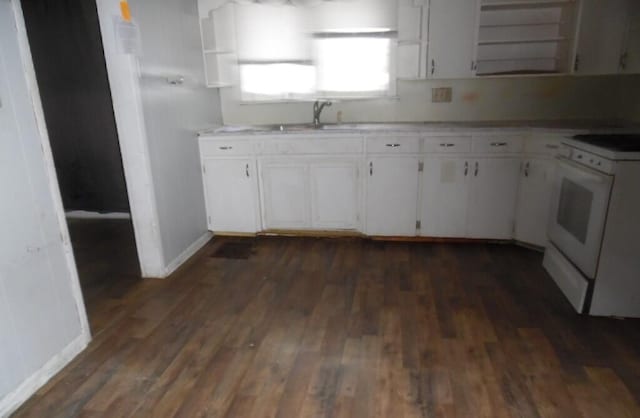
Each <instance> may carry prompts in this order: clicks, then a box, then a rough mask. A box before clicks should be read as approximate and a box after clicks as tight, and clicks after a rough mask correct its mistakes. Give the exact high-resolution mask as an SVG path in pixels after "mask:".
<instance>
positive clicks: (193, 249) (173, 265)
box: [164, 231, 213, 278]
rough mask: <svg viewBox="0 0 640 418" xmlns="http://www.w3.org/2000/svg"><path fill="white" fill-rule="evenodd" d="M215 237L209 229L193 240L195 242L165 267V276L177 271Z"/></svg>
mask: <svg viewBox="0 0 640 418" xmlns="http://www.w3.org/2000/svg"><path fill="white" fill-rule="evenodd" d="M211 237H213V233H212V232H211V231H207V232H205V233H204V234H202V235H201V236H200V238H198V239H197V240H195V241H194V242H193V244H191V245H189V246H188V247H187V249H185V250H184V251H183V252H182V253H181V254H180V255H179V256H177V257H176V258H174V259H173V261H171V262H170V263H169V264H168V265H167V267H166V268H165V274H164V278H166V277H168V276H170V275H171V273H173V272H174V271H176V270H177V269H178V268H179V267H180V266H181V265H182V264H184V262H185V261H187V260H188V259H189V258H191V257H192V256H193V255H194V254H195V253H197V252H198V250H200V249H201V248H202V247H204V246H205V245H206V244H207V242H209V240H211Z"/></svg>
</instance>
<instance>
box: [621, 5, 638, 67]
mask: <svg viewBox="0 0 640 418" xmlns="http://www.w3.org/2000/svg"><path fill="white" fill-rule="evenodd" d="M622 71H623V72H624V73H627V74H638V73H640V2H637V1H634V3H633V7H632V11H631V12H630V15H629V19H628V23H627V33H626V35H625V49H624V53H623V59H622Z"/></svg>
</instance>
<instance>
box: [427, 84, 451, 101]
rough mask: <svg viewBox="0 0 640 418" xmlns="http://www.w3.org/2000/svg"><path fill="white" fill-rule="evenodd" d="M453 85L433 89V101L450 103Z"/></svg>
mask: <svg viewBox="0 0 640 418" xmlns="http://www.w3.org/2000/svg"><path fill="white" fill-rule="evenodd" d="M451 90H452V89H451V87H437V88H432V89H431V102H433V103H450V102H451V96H452V91H451Z"/></svg>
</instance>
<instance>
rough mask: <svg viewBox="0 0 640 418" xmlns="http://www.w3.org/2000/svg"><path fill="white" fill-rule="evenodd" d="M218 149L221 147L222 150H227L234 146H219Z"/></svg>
mask: <svg viewBox="0 0 640 418" xmlns="http://www.w3.org/2000/svg"><path fill="white" fill-rule="evenodd" d="M218 149H221V150H222V151H227V150H230V149H233V147H231V146H224V147H218Z"/></svg>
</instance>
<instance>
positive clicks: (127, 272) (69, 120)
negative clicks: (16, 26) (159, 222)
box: [22, 0, 141, 333]
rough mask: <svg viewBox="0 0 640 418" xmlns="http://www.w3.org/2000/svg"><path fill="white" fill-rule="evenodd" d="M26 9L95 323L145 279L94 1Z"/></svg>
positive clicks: (35, 3) (29, 2)
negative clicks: (119, 298) (132, 220)
mask: <svg viewBox="0 0 640 418" xmlns="http://www.w3.org/2000/svg"><path fill="white" fill-rule="evenodd" d="M22 8H23V14H24V19H25V24H26V28H27V35H28V39H29V44H30V48H31V54H32V59H33V64H34V68H35V72H36V78H37V81H38V87H39V90H40V97H41V100H42V106H43V109H44V115H45V120H46V124H47V129H48V132H49V139H50V143H51V148H52V152H53V159H54V163H55V167H56V173H57V177H58V183H59V186H60V193H61V196H62V201H63V206H64V209H65V212H66V215H67V224H68V227H69V233H70V236H71V241H72V245H73V249H74V256H75V260H76V264H77V269H78V274H79V277H80V284H81V288H82V292H83V296H84V299H85V305H86V309H87V314H88V317H89V322H90V325H91V329H92V331H93V332H94V333H96V332H98V331H99V329H98V328H99V324H100V321H99V320H97V315H98V313H99V312H102V311H104V307H105V306H108V305H109V304H110V303H111V301H112V299H113V298H118V297H122V296H123V295H124V294H126V292H127V290H128V289H129V288H131V287H132V286H135V284H136V283H137V282H138V281H139V280H141V279H140V277H141V275H140V267H139V263H138V257H137V252H136V247H135V239H134V232H133V226H132V223H131V216H130V208H129V200H128V196H127V187H126V182H125V176H124V170H123V163H122V156H121V152H120V146H119V141H118V133H117V130H116V121H115V117H114V113H113V104H112V98H111V91H110V88H109V81H108V77H107V70H106V64H105V58H104V53H103V46H102V39H101V35H100V26H99V21H98V13H97V10H96V4H95V2H93V1H84V0H24V1H22Z"/></svg>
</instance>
